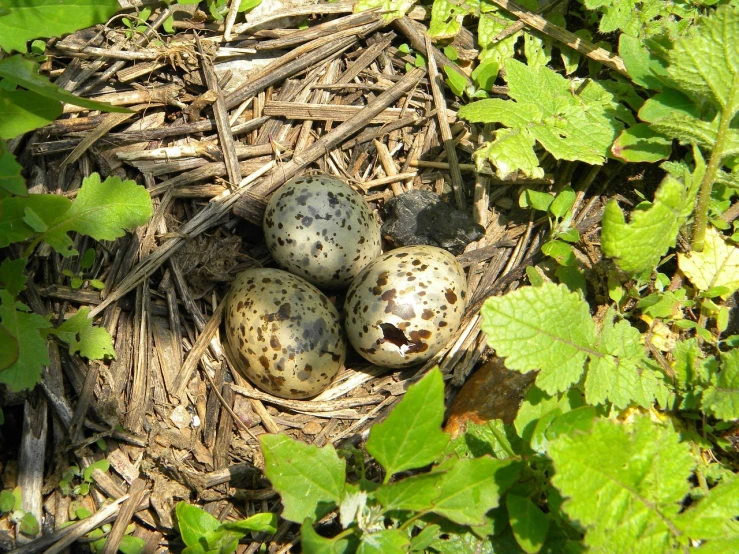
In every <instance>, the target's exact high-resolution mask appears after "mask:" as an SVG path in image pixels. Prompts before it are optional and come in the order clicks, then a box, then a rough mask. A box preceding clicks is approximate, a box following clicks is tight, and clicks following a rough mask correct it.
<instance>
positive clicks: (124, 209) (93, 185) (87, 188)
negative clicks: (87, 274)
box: [44, 173, 153, 256]
mask: <svg viewBox="0 0 739 554" xmlns="http://www.w3.org/2000/svg"><path fill="white" fill-rule="evenodd" d="M152 212H153V209H152V204H151V197H150V196H149V193H148V192H147V190H146V189H145V188H144V187H142V186H140V185H137V184H136V183H135V182H133V181H131V180H130V179H129V180H126V181H123V180H121V179H120V178H119V177H108V178H107V179H106V180H105V181H104V182H101V181H100V175H98V174H97V173H93V174H92V175H90V176H89V177H87V178H85V179H84V180H83V181H82V187H81V188H80V190H79V192H78V194H77V198H75V200H74V202H73V203H72V206H71V207H70V208H69V209H68V210H67V211H66V212H65V213H64V214H62V215H60V216H59V217H58V218H56V219H55V220H53V221H51V222H49V224H48V225H49V229H48V230H47V231H46V232H45V233H44V240H45V241H46V242H48V243H49V244H50V245H51V246H52V247H53V248H54V249H55V250H56V251H57V252H59V253H60V254H61V255H63V256H71V255H74V254H76V253H77V251H76V250H74V249H73V248H72V240H71V239H70V238H69V236H68V235H67V233H68V232H69V231H77V232H78V233H82V234H84V235H88V236H90V237H92V238H94V239H96V240H114V239H117V238H118V237H121V236H123V234H124V232H125V230H126V229H132V228H134V227H136V226H138V225H143V224H144V223H146V222H147V221H148V220H149V218H150V217H151V214H152Z"/></svg>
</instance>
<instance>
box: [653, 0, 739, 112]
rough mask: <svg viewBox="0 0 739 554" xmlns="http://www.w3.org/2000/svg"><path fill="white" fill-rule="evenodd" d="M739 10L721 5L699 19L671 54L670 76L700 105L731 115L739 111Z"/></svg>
mask: <svg viewBox="0 0 739 554" xmlns="http://www.w3.org/2000/svg"><path fill="white" fill-rule="evenodd" d="M737 43H739V10H737V9H736V8H735V7H732V6H728V5H725V6H720V7H719V8H718V9H717V10H716V11H715V12H714V13H713V14H711V16H709V17H706V18H703V19H701V20H699V22H698V24H697V25H695V26H694V27H693V28H692V29H691V32H690V34H689V35H688V36H687V37H685V38H682V39H680V40H678V41H677V43H676V44H675V46H674V48H672V49H671V50H670V52H669V66H668V67H667V74H668V75H669V77H670V79H671V80H672V81H674V82H675V83H677V84H678V85H679V88H680V89H681V90H682V91H683V92H685V93H686V94H687V95H688V96H690V97H692V98H693V99H695V100H696V101H698V102H701V101H706V100H707V101H709V102H711V103H712V104H714V105H716V106H719V107H720V108H721V109H722V110H725V111H726V112H728V113H729V114H731V116H733V115H734V114H735V113H736V112H737V111H739V51H737V49H736V48H732V47H727V46H728V45H732V44H737Z"/></svg>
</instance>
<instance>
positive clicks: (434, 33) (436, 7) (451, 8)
mask: <svg viewBox="0 0 739 554" xmlns="http://www.w3.org/2000/svg"><path fill="white" fill-rule="evenodd" d="M477 9H479V2H478V1H477V0H472V1H470V2H464V3H462V4H457V3H452V2H449V0H436V1H435V2H434V4H433V6H431V23H430V24H429V36H430V37H432V38H436V39H439V38H452V37H453V36H454V35H456V34H457V33H458V32H459V30H460V29H461V28H462V20H463V19H464V16H465V15H467V14H469V13H473V12H474V11H476V10H477Z"/></svg>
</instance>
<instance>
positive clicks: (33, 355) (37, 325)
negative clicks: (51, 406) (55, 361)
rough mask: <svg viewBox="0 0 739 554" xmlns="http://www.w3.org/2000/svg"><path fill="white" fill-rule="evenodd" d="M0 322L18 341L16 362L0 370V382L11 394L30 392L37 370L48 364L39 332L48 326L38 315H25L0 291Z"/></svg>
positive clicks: (38, 379)
mask: <svg viewBox="0 0 739 554" xmlns="http://www.w3.org/2000/svg"><path fill="white" fill-rule="evenodd" d="M0 301H1V302H2V303H0V323H2V326H3V327H4V328H5V330H6V331H7V332H8V333H9V334H10V335H11V336H13V337H15V339H16V340H17V341H18V359H17V361H16V362H15V363H14V364H13V365H12V366H10V367H9V368H7V369H5V370H3V371H0V383H5V384H6V385H7V386H8V389H10V390H11V391H13V392H17V391H20V390H23V389H32V388H33V387H34V386H36V383H38V382H39V381H40V380H41V368H42V367H43V366H45V365H48V364H49V353H48V351H47V349H46V339H45V338H44V336H43V335H42V330H43V329H48V328H49V327H51V324H50V323H49V322H48V321H46V319H44V318H43V317H41V316H40V315H36V314H34V313H27V311H26V310H27V309H28V308H27V307H26V306H25V305H24V304H22V303H20V302H16V301H15V299H14V298H13V297H12V296H11V295H10V294H9V293H8V292H7V291H6V290H3V289H0Z"/></svg>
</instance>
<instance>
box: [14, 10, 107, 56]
mask: <svg viewBox="0 0 739 554" xmlns="http://www.w3.org/2000/svg"><path fill="white" fill-rule="evenodd" d="M3 8H5V9H6V10H7V11H8V12H9V13H8V15H4V16H2V17H0V48H2V49H3V50H5V51H6V52H11V51H13V50H18V51H19V52H25V51H26V42H28V41H29V40H31V39H34V38H38V37H55V36H62V35H65V34H67V33H72V32H74V31H76V30H78V29H84V28H86V27H92V26H93V25H95V24H97V23H102V22H104V21H106V20H107V19H109V18H110V17H111V16H113V15H114V14H115V13H116V12H117V11H118V10H119V9H120V6H119V5H118V2H117V1H116V0H62V1H60V0H4V1H3Z"/></svg>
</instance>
